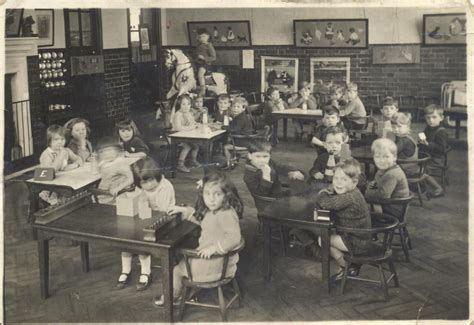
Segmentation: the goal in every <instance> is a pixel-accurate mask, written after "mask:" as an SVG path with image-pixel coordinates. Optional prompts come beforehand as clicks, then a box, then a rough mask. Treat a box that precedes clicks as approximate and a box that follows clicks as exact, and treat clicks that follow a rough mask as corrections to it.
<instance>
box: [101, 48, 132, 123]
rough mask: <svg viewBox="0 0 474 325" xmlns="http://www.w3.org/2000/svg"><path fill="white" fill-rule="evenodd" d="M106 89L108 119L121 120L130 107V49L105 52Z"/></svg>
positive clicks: (105, 108)
mask: <svg viewBox="0 0 474 325" xmlns="http://www.w3.org/2000/svg"><path fill="white" fill-rule="evenodd" d="M103 54H104V69H105V71H104V89H105V94H104V96H105V107H104V113H105V114H106V116H107V117H109V118H113V119H114V120H119V119H121V118H124V117H126V116H127V115H128V111H129V107H130V67H129V53H128V49H110V50H104V52H103Z"/></svg>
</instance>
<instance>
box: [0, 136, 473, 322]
mask: <svg viewBox="0 0 474 325" xmlns="http://www.w3.org/2000/svg"><path fill="white" fill-rule="evenodd" d="M290 134H291V133H290ZM308 152H309V150H308V148H306V147H305V146H304V145H303V144H301V143H300V144H295V143H294V142H291V145H289V144H285V143H284V142H282V143H281V144H280V145H279V146H278V147H277V148H276V149H275V151H274V156H275V158H276V159H278V160H280V161H285V160H286V161H292V162H293V163H294V164H295V165H296V166H297V167H299V168H302V169H303V170H308V169H309V167H310V165H311V164H312V161H313V157H312V156H311V155H309V154H308ZM450 165H451V170H450V182H451V183H450V184H451V185H450V186H449V187H448V192H447V195H446V196H445V197H443V198H439V199H436V200H432V201H429V202H427V203H426V206H425V207H424V208H421V207H419V206H418V204H417V203H414V204H413V205H412V206H411V207H410V211H409V231H410V234H411V238H412V242H413V247H414V249H413V250H412V251H410V255H411V256H410V257H411V263H406V262H404V261H403V253H402V252H401V251H396V257H397V262H396V268H397V271H398V274H399V279H400V285H401V286H400V288H393V287H392V288H390V291H389V293H390V297H391V300H390V302H384V301H383V294H382V291H381V290H380V289H379V288H377V287H376V286H374V285H372V284H366V283H359V282H354V281H351V282H349V283H348V285H347V291H346V293H345V294H344V295H343V296H341V295H340V294H339V292H338V290H333V292H332V293H331V294H329V295H328V294H327V293H325V292H324V287H323V284H322V283H321V280H320V275H321V266H320V264H318V263H314V262H312V261H310V260H304V259H294V258H289V257H276V258H275V259H274V260H273V264H274V272H273V273H274V276H273V278H272V281H271V282H270V283H268V284H265V283H264V282H263V279H262V274H261V260H262V259H261V257H262V246H261V245H259V246H257V247H254V246H253V245H252V243H253V236H254V233H255V225H256V210H255V208H254V205H253V200H252V199H251V197H250V195H249V194H248V192H247V190H246V188H245V184H243V181H242V173H243V164H242V163H241V164H240V166H239V167H238V168H237V169H235V170H233V171H232V172H230V173H231V177H232V179H233V180H234V182H235V183H236V185H237V187H238V189H239V192H240V194H241V196H242V198H243V200H244V202H245V215H244V218H243V220H242V223H241V227H242V233H243V235H244V237H245V239H246V242H247V247H246V248H245V249H244V251H243V252H242V253H241V255H240V256H241V257H240V262H239V275H238V279H239V283H240V286H241V288H242V292H243V295H244V297H243V303H242V308H232V309H231V310H230V311H229V312H228V318H229V320H230V321H233V322H243V321H325V320H389V319H393V320H397V319H451V320H456V319H466V318H468V315H469V309H468V306H469V287H468V183H467V177H466V176H467V154H466V150H465V148H461V149H459V148H455V150H454V151H453V152H452V153H451V155H450ZM201 176H202V172H201V171H199V170H195V171H193V172H192V173H191V174H188V175H183V174H179V175H178V177H177V178H176V179H174V180H172V182H173V184H174V186H175V189H176V193H177V201H178V202H186V203H192V202H194V198H195V190H194V182H195V181H197V180H198V179H199V178H200V177H201ZM189 184H191V186H190V185H189ZM5 190H6V191H5V197H4V202H5V223H4V227H5V243H4V248H5V264H4V265H5V266H4V271H5V282H4V283H5V286H4V288H5V293H4V297H5V303H4V306H5V321H6V323H22V322H28V323H39V322H48V323H67V322H114V323H116V322H140V323H144V322H160V320H162V319H163V318H162V314H161V311H160V309H156V308H154V307H153V306H152V304H151V299H152V297H153V296H154V295H155V294H158V293H160V292H161V283H160V280H159V279H160V270H159V269H154V270H153V273H154V282H153V283H152V285H151V287H150V288H149V289H148V290H146V291H144V292H137V291H136V290H135V288H134V286H133V285H132V286H129V287H127V288H126V289H124V290H121V291H116V290H114V288H113V287H114V284H115V281H116V277H117V276H118V274H119V273H120V254H119V252H118V251H116V250H113V249H111V248H106V247H101V246H94V245H92V246H91V248H90V249H91V253H90V255H91V267H92V270H91V272H90V273H88V274H85V273H82V271H81V267H80V252H79V248H78V247H73V246H71V245H70V243H68V242H66V241H59V240H53V242H52V243H51V245H50V249H51V252H50V261H51V266H50V274H51V276H50V293H51V297H50V298H48V299H47V300H41V298H40V294H39V281H38V279H39V272H38V260H37V258H38V256H37V247H36V243H35V242H34V241H33V240H31V236H30V228H29V227H28V225H27V224H26V213H27V209H28V196H27V191H26V187H25V186H24V185H23V184H22V183H11V184H7V185H6V188H5ZM334 269H335V267H334V265H333V268H332V270H334ZM138 270H139V266H138V265H134V266H133V272H134V273H133V280H132V283H135V282H136V281H137V278H138ZM375 271H376V270H375V269H373V270H372V269H370V268H364V269H362V272H363V275H364V276H367V277H371V276H374V277H376V276H377V273H376V272H375ZM200 299H201V300H203V301H210V300H213V299H216V294H215V293H214V292H208V293H202V294H201V295H200ZM184 321H186V322H193V323H194V322H204V321H206V322H218V321H220V314H219V312H218V311H217V310H208V309H202V308H197V307H189V308H187V312H186V314H185V319H184Z"/></svg>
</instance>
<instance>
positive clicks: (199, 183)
mask: <svg viewBox="0 0 474 325" xmlns="http://www.w3.org/2000/svg"><path fill="white" fill-rule="evenodd" d="M203 186H204V184H203V181H202V179H200V180H198V181H197V182H196V190H199V189H201V188H202V187H203Z"/></svg>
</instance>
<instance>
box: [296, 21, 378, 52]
mask: <svg viewBox="0 0 474 325" xmlns="http://www.w3.org/2000/svg"><path fill="white" fill-rule="evenodd" d="M368 25H369V21H368V19H305V20H293V39H294V45H295V46H296V47H309V48H336V49H340V48H351V49H353V48H356V49H366V48H367V47H368V44H369V28H368Z"/></svg>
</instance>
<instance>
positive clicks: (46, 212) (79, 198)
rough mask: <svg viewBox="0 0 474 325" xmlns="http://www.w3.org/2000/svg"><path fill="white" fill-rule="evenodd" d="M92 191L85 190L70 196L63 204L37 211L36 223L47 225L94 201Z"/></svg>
mask: <svg viewBox="0 0 474 325" xmlns="http://www.w3.org/2000/svg"><path fill="white" fill-rule="evenodd" d="M91 195H92V194H91V193H90V192H88V191H83V192H80V193H77V194H75V195H73V196H71V197H68V198H67V199H66V201H65V202H64V203H62V204H55V205H50V206H49V207H46V208H44V209H41V210H39V211H37V212H36V213H35V214H34V216H35V223H37V224H40V225H46V224H48V223H50V222H52V221H54V220H57V219H59V218H61V217H63V216H65V215H67V214H69V213H71V212H73V211H75V210H77V209H79V208H81V207H83V206H85V205H87V204H89V203H91V202H92V198H91Z"/></svg>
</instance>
